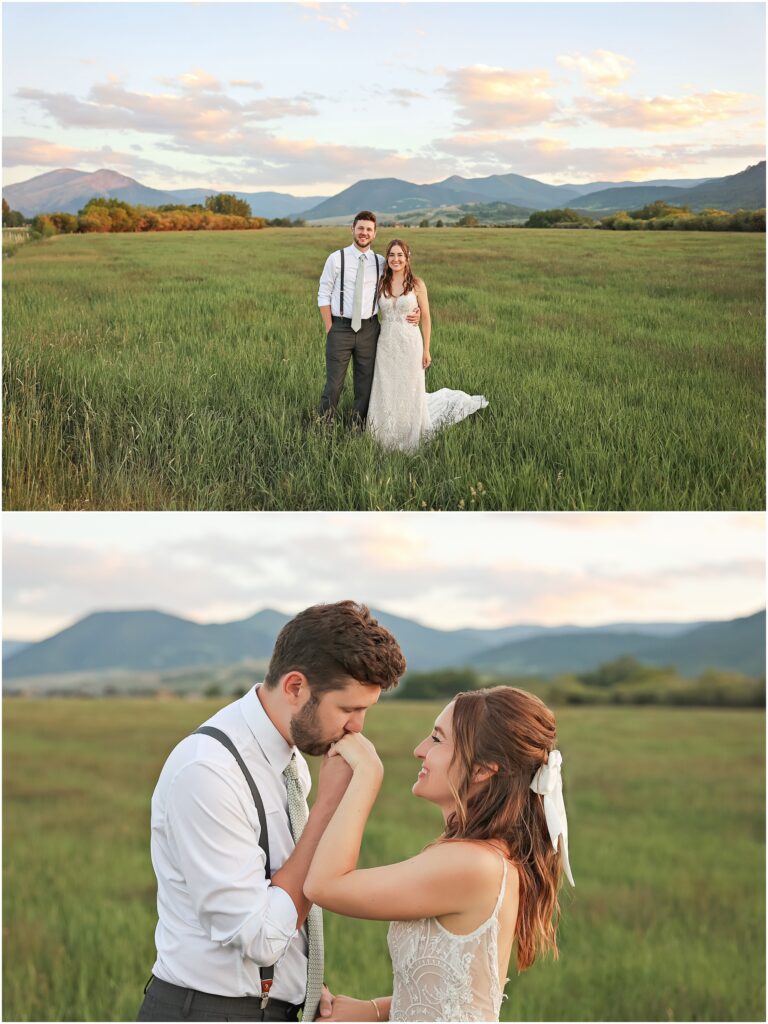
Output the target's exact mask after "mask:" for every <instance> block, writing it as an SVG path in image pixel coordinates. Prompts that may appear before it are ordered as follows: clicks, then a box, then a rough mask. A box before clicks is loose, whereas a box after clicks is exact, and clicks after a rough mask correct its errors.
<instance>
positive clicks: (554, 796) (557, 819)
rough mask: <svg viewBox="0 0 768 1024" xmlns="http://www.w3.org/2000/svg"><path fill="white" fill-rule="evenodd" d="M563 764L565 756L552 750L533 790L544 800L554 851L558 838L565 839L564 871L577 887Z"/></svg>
mask: <svg viewBox="0 0 768 1024" xmlns="http://www.w3.org/2000/svg"><path fill="white" fill-rule="evenodd" d="M562 764H563V755H562V754H561V753H560V751H559V750H550V752H549V758H548V760H547V763H546V764H543V765H542V766H541V767H540V768H539V770H538V771H537V772H536V774H535V775H534V776H533V782H532V783H531V789H532V790H533V792H534V793H540V794H541V795H542V797H543V798H544V815H545V817H546V819H547V828H548V829H549V838H550V839H551V840H552V848H553V849H554V850H557V840H558V838H559V837H560V836H562V837H563V845H562V852H563V871H564V872H565V877H566V878H567V879H568V881H569V882H570V883H571V885H575V884H576V883H575V882H574V880H573V875H572V874H571V865H570V861H569V860H568V819H567V818H566V816H565V804H564V803H563V777H562V775H561V774H560V769H561V767H562Z"/></svg>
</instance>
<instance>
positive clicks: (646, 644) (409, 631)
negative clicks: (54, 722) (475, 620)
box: [3, 609, 765, 685]
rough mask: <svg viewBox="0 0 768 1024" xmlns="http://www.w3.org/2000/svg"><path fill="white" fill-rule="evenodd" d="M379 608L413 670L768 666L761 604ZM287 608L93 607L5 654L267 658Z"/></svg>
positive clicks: (29, 661) (35, 665)
mask: <svg viewBox="0 0 768 1024" xmlns="http://www.w3.org/2000/svg"><path fill="white" fill-rule="evenodd" d="M373 614H374V615H375V616H376V617H377V618H378V619H379V621H380V622H381V623H382V624H383V625H385V626H386V627H387V628H388V629H390V630H391V631H392V632H393V633H394V634H395V636H396V637H397V639H398V641H399V642H400V645H401V646H402V648H403V651H404V653H405V656H406V658H407V660H408V666H409V669H410V670H420V671H427V670H430V669H435V668H443V667H449V666H459V665H471V666H473V667H476V668H477V669H480V670H485V671H488V672H492V673H498V674H513V675H539V676H544V677H546V676H550V675H552V674H556V673H558V672H571V671H583V670H587V669H592V668H595V667H597V666H598V665H600V664H602V663H603V662H605V661H608V660H611V659H613V658H616V657H619V656H621V655H625V654H627V655H633V656H635V657H637V658H638V659H639V660H641V661H644V662H648V663H651V664H663V665H673V666H674V667H676V668H677V670H678V671H679V672H680V673H681V674H683V675H695V674H697V673H699V672H701V671H703V670H704V669H706V668H720V669H728V670H732V671H737V672H742V673H744V674H746V675H752V676H759V675H763V674H764V672H765V612H764V611H762V612H757V613H756V614H754V615H751V616H748V617H745V618H740V619H735V620H731V621H727V622H704V623H701V622H687V623H612V624H609V625H603V626H595V627H578V626H557V627H546V626H538V625H516V626H506V627H502V628H498V629H456V630H440V629H433V628H431V627H429V626H424V625H422V624H420V623H418V622H414V621H413V620H411V619H406V618H402V617H399V616H395V615H390V614H388V613H386V612H381V611H373ZM289 618H290V616H288V615H285V614H283V613H282V612H277V611H274V610H271V609H265V610H263V611H260V612H258V613H256V614H255V615H252V616H250V617H248V618H246V619H241V620H238V621H235V622H226V623H210V624H201V623H196V622H191V621H189V620H188V619H184V618H181V617H179V616H176V615H169V614H167V613H165V612H159V611H155V610H142V611H115V612H95V613H93V614H91V615H87V616H85V617H84V618H83V619H80V620H79V621H78V622H76V623H74V624H73V625H72V626H68V627H67V628H66V629H63V630H61V631H60V632H58V633H56V634H54V635H53V636H51V637H48V638H47V639H45V640H41V641H39V642H36V643H29V644H26V645H23V646H22V647H21V648H18V647H17V648H16V649H12V650H11V651H10V653H8V654H7V655H5V656H4V661H3V677H4V680H6V681H9V680H18V679H24V678H30V677H42V676H45V677H52V676H58V675H64V674H72V673H85V674H87V673H93V672H112V671H118V670H119V671H123V672H125V671H135V672H147V671H165V670H169V669H176V668H192V667H201V666H211V667H214V666H224V665H232V664H235V663H238V662H244V661H259V660H261V661H263V660H265V659H268V658H269V655H270V653H271V651H272V646H273V644H274V640H275V637H276V635H277V633H278V631H279V630H280V628H281V627H282V626H283V625H284V624H285V622H287V621H288V619H289ZM7 642H9V643H11V644H14V643H18V642H17V641H7ZM4 685H5V683H4Z"/></svg>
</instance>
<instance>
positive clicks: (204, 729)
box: [195, 725, 275, 1010]
mask: <svg viewBox="0 0 768 1024" xmlns="http://www.w3.org/2000/svg"><path fill="white" fill-rule="evenodd" d="M200 733H201V734H202V735H203V736H212V737H213V739H215V740H218V741H219V743H221V744H223V745H224V746H225V747H226V748H227V750H228V751H229V752H230V754H231V755H232V756H233V757H234V759H235V760H236V761H237V763H238V765H239V766H240V771H241V772H242V773H243V775H244V776H245V781H246V782H247V783H248V789H250V791H251V796H252V797H253V802H254V804H255V805H256V813H257V814H258V816H259V825H260V826H261V830H260V835H259V846H260V847H261V848H262V850H263V851H264V857H265V862H264V874H265V875H266V877H267V881H269V879H270V878H271V877H272V869H271V867H270V863H269V834H268V833H267V815H266V813H265V811H264V802H263V801H262V799H261V793H259V790H258V788H257V786H256V783H255V782H254V781H253V776H252V775H251V773H250V772H249V771H248V769H247V768H246V766H245V761H244V760H243V759H242V757H241V756H240V751H239V750H238V749H237V747H236V746H235V744H234V743H233V742H232V740H231V739H230V738H229V736H227V734H226V733H225V732H222V731H221V729H214V728H213V727H212V726H210V725H203V726H201V727H200V728H199V729H196V730H195V735H198V734H200ZM259 974H260V976H261V1008H262V1010H263V1009H264V1007H265V1006H266V1005H267V1001H268V999H269V990H270V989H271V988H272V981H273V979H274V975H275V968H274V967H260V968H259Z"/></svg>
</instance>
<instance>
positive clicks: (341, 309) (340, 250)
mask: <svg viewBox="0 0 768 1024" xmlns="http://www.w3.org/2000/svg"><path fill="white" fill-rule="evenodd" d="M339 252H340V253H341V296H340V298H341V305H340V306H339V315H340V316H344V250H343V249H339Z"/></svg>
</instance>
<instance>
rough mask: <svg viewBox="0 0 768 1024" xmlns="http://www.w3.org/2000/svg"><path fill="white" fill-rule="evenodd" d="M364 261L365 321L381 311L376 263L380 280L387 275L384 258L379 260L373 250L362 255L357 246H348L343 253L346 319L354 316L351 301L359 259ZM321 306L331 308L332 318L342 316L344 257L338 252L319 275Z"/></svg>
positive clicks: (333, 253)
mask: <svg viewBox="0 0 768 1024" xmlns="http://www.w3.org/2000/svg"><path fill="white" fill-rule="evenodd" d="M361 256H363V257H364V258H365V264H364V265H365V278H364V279H363V313H362V316H363V320H368V319H369V318H370V317H372V316H375V315H376V313H377V312H378V310H379V302H378V296H377V295H376V280H377V274H376V262H377V261H378V264H379V270H378V277H379V278H381V275H382V274H383V273H384V257H383V256H377V255H376V253H374V252H373V251H372V250H371V249H369V250H368V252H366V253H361V252H360V250H359V249H358V248H357V246H355V245H348V246H347V247H346V249H345V250H344V316H347V317H351V316H352V300H353V299H354V296H355V281H356V280H357V268H358V266H359V260H360V257H361ZM317 304H318V306H330V307H331V316H341V315H342V313H341V253H340V252H339V250H338V249H336V251H335V252H332V253H331V255H330V256H329V257H328V259H327V260H326V261H325V266H324V267H323V273H322V274H321V275H320V287H319V289H318V292H317Z"/></svg>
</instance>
